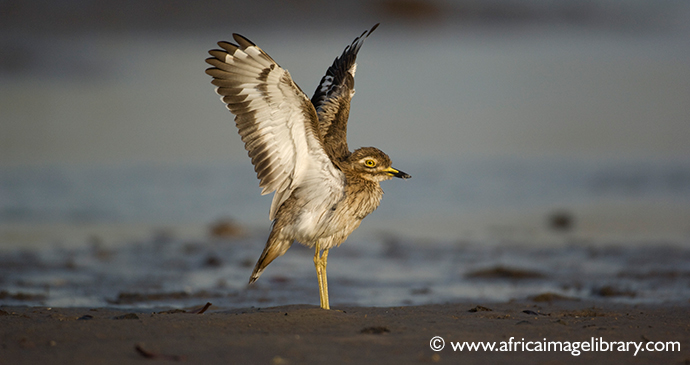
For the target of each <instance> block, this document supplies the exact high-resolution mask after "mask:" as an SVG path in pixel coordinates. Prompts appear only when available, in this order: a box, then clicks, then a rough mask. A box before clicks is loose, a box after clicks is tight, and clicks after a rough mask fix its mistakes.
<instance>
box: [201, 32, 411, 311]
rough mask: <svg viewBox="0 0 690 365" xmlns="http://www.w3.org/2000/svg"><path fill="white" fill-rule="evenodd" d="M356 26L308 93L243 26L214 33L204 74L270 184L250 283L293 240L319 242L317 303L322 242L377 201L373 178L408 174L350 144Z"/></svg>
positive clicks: (339, 239)
mask: <svg viewBox="0 0 690 365" xmlns="http://www.w3.org/2000/svg"><path fill="white" fill-rule="evenodd" d="M377 26H378V24H376V25H375V26H374V27H372V28H371V29H370V30H369V31H366V32H364V33H362V35H361V36H359V37H357V38H356V39H355V40H354V41H353V42H352V44H350V45H349V46H347V47H346V48H345V50H344V51H343V53H342V55H340V57H338V58H336V59H335V61H333V64H332V65H331V67H329V68H328V70H327V71H326V75H325V76H324V77H323V78H322V79H321V82H320V83H319V86H318V87H317V88H316V92H315V93H314V96H313V97H312V99H311V100H309V99H308V98H307V96H306V95H305V94H304V92H302V90H301V89H300V88H299V87H298V86H297V85H296V84H295V83H294V82H293V81H292V78H291V77H290V74H289V73H288V72H287V70H285V69H283V68H281V67H280V66H279V65H278V64H277V63H276V62H275V61H274V60H273V59H272V58H271V57H270V56H269V55H268V54H266V53H265V52H264V51H263V50H262V49H261V48H259V47H257V46H256V45H255V44H254V43H252V42H251V41H249V40H248V39H246V38H244V37H243V36H241V35H239V34H233V38H234V39H235V42H237V44H232V43H228V42H219V43H218V45H219V46H220V47H221V48H222V49H219V50H211V51H209V53H210V54H211V56H212V57H210V58H208V59H206V62H207V63H209V64H210V65H211V66H213V67H211V68H209V69H207V70H206V73H207V74H208V75H210V76H212V77H213V80H212V81H211V82H212V83H213V84H214V85H215V86H216V87H217V89H216V92H217V93H218V94H219V95H220V96H221V100H222V101H223V102H224V103H225V104H226V105H227V107H228V109H229V110H230V111H231V112H232V113H233V114H235V123H236V124H237V128H238V131H239V134H240V136H241V137H242V141H243V142H244V143H245V148H246V149H247V151H248V154H249V157H251V159H252V164H253V165H254V170H255V171H256V173H257V176H258V178H259V181H260V183H259V186H261V187H262V188H263V191H262V194H268V193H271V192H274V191H275V195H274V196H273V202H272V203H271V211H270V213H269V218H270V219H271V220H272V221H273V226H272V229H271V234H270V235H269V237H268V241H267V242H266V247H265V248H264V250H263V252H262V254H261V257H259V260H258V262H257V263H256V266H255V267H254V272H253V273H252V276H251V278H250V279H249V283H250V284H251V283H253V282H254V281H256V280H257V279H258V278H259V276H261V273H262V272H263V271H264V269H265V268H266V266H268V264H270V263H271V262H272V261H273V260H275V259H276V258H277V257H279V256H281V255H283V254H284V253H285V252H286V251H287V250H288V249H289V248H290V246H291V245H292V243H293V242H294V241H295V240H297V241H299V242H300V243H302V244H304V245H306V246H309V247H315V248H316V250H315V254H314V266H315V267H316V272H317V277H318V280H319V293H320V297H321V298H320V301H321V307H322V308H324V309H329V304H328V284H327V275H326V265H327V258H328V250H329V249H331V248H333V247H335V246H339V245H340V244H341V243H343V242H344V241H345V240H346V239H347V237H348V236H349V235H350V233H352V232H353V231H354V230H355V229H357V227H359V224H360V223H361V221H362V219H364V217H366V216H367V215H368V214H369V213H371V212H373V211H374V210H375V209H376V208H377V207H378V205H379V203H380V201H381V197H382V196H383V190H381V187H380V186H379V183H380V182H381V181H384V180H389V179H391V178H392V177H398V178H403V179H407V178H409V177H410V176H409V175H408V174H406V173H404V172H402V171H398V170H396V169H394V168H392V167H391V160H390V158H389V157H388V155H386V154H385V153H383V152H382V151H381V150H379V149H376V148H374V147H363V148H359V149H357V150H355V151H354V152H350V151H349V149H348V147H347V119H348V116H349V112H350V101H351V100H352V96H353V95H354V93H355V90H354V76H355V70H356V66H357V65H356V63H355V60H356V58H357V52H359V49H360V48H361V46H362V44H363V42H364V39H366V38H367V37H368V36H369V35H370V34H371V32H373V31H374V29H376V27H377Z"/></svg>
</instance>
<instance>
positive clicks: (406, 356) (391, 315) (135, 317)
mask: <svg viewBox="0 0 690 365" xmlns="http://www.w3.org/2000/svg"><path fill="white" fill-rule="evenodd" d="M336 309H337V310H331V311H324V310H321V309H320V308H318V307H314V306H305V305H294V306H283V307H272V308H260V309H257V308H251V309H233V310H222V309H219V308H216V307H214V306H211V307H210V308H208V310H207V311H205V312H204V313H202V314H196V313H193V310H188V311H186V312H183V311H179V310H177V311H174V310H173V311H166V312H160V311H157V312H154V311H151V310H148V311H147V310H134V311H126V310H116V309H107V308H97V309H89V308H52V309H50V308H44V307H0V310H1V311H0V363H2V364H96V363H97V364H125V363H146V362H152V361H158V362H186V363H191V364H229V363H234V364H321V363H348V364H360V363H376V364H403V363H464V364H472V363H477V364H484V363H549V364H561V363H573V364H574V363H578V364H582V363H587V362H590V363H592V362H593V363H613V362H616V363H627V364H648V363H658V364H688V363H690V351H689V349H690V307H688V306H665V305H651V306H647V305H623V304H611V303H606V302H582V301H556V302H553V303H551V304H548V303H536V304H535V303H532V302H512V303H500V304H494V303H470V302H467V303H459V304H445V305H426V306H414V307H390V308H388V307H380V308H367V307H344V308H336ZM195 310H196V311H198V309H195ZM434 336H442V337H443V338H444V339H445V343H446V346H445V348H444V349H443V350H441V351H439V352H434V351H432V350H431V348H430V340H431V339H432V337H434ZM511 337H514V339H512V341H511V342H516V341H523V338H524V342H527V341H537V342H539V343H541V344H542V345H543V343H544V339H546V341H561V342H562V343H563V344H566V341H570V342H573V341H578V342H588V343H589V345H582V349H583V350H584V347H586V346H590V347H588V349H589V351H582V352H581V353H580V355H579V356H574V355H572V354H571V351H560V352H554V351H551V352H543V351H542V352H534V351H533V352H529V351H526V350H524V349H521V348H520V346H522V345H521V344H518V345H512V346H518V349H517V351H506V352H497V351H495V352H490V351H483V350H480V351H472V352H468V351H462V352H460V351H453V349H452V345H451V343H450V342H451V341H496V342H497V346H500V345H501V343H500V342H501V341H506V342H508V341H509V339H510V338H511ZM593 339H594V340H593ZM601 340H603V341H607V342H612V341H617V342H618V341H625V342H631V343H630V344H628V345H627V346H629V348H630V350H629V351H627V352H625V351H624V352H619V351H618V349H620V347H619V344H615V346H611V345H609V347H611V348H615V350H614V351H612V350H611V349H609V350H608V351H604V352H602V351H596V352H593V351H592V347H591V343H592V341H595V342H596V343H597V344H596V346H600V345H599V344H598V343H600V341H601ZM658 341H661V342H663V344H658V343H657V342H658ZM632 342H635V343H638V344H642V345H641V346H645V345H646V344H648V343H651V345H648V346H647V347H649V348H651V349H653V348H654V347H657V348H662V346H667V345H666V343H667V342H679V343H680V351H679V350H678V347H677V345H676V348H675V351H655V352H650V351H648V350H641V351H639V352H638V353H637V355H635V345H633V344H632ZM438 343H439V342H436V344H438ZM504 346H505V345H504ZM529 346H530V348H535V346H539V345H537V344H536V343H532V344H531V345H529ZM513 349H515V348H513Z"/></svg>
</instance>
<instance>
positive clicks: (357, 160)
mask: <svg viewBox="0 0 690 365" xmlns="http://www.w3.org/2000/svg"><path fill="white" fill-rule="evenodd" d="M345 164H346V165H347V166H348V168H349V170H351V171H352V172H353V173H355V174H356V175H357V176H359V177H361V178H363V179H366V180H370V181H375V182H379V181H384V180H389V179H391V178H393V177H397V178H401V179H409V178H410V177H411V176H410V175H408V174H406V173H404V172H402V171H400V170H397V169H394V168H393V167H391V159H390V157H388V155H386V154H385V153H383V151H381V150H379V149H378V148H374V147H362V148H359V149H357V150H355V151H354V152H352V154H351V155H350V156H348V158H347V160H346V161H345Z"/></svg>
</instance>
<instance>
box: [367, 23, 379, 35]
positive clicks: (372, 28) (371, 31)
mask: <svg viewBox="0 0 690 365" xmlns="http://www.w3.org/2000/svg"><path fill="white" fill-rule="evenodd" d="M379 25H381V23H376V24H374V26H373V27H371V29H369V34H371V33H373V32H374V31H375V30H376V28H378V27H379ZM365 33H366V32H365Z"/></svg>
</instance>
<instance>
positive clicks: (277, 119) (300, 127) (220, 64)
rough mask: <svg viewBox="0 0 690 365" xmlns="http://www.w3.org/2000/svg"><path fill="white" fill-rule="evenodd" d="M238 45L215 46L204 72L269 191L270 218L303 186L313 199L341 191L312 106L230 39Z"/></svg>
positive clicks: (253, 52)
mask: <svg viewBox="0 0 690 365" xmlns="http://www.w3.org/2000/svg"><path fill="white" fill-rule="evenodd" d="M233 38H234V39H235V42H237V44H232V43H228V42H218V45H219V46H220V47H221V48H222V49H219V50H211V51H209V53H210V54H211V56H212V57H210V58H208V59H206V62H207V63H208V64H210V65H211V66H213V67H211V68H209V69H207V70H206V73H207V74H208V75H210V76H212V77H213V81H211V82H212V83H213V84H214V85H215V86H217V88H216V92H217V93H218V94H219V95H220V96H221V100H222V101H223V102H224V103H225V104H226V105H227V107H228V109H229V110H230V111H231V112H232V113H233V114H235V115H236V117H235V123H236V124H237V128H238V129H239V134H240V136H242V141H243V142H244V144H245V148H246V150H247V151H248V154H249V157H251V159H252V164H253V165H254V171H256V173H257V176H258V178H259V180H260V184H259V185H260V186H261V187H262V188H263V191H262V194H269V193H271V192H273V191H275V192H276V194H275V195H274V197H273V203H272V204H271V211H270V214H269V217H270V219H271V220H273V219H275V216H276V212H277V211H278V208H279V207H280V206H281V204H282V203H283V202H284V201H285V200H286V199H287V198H288V197H289V196H290V194H291V193H292V191H293V190H295V189H296V188H298V187H300V186H301V185H302V184H304V185H305V186H308V187H309V189H310V190H321V191H314V192H313V193H314V194H315V196H319V195H321V196H324V195H326V194H334V193H337V192H341V191H342V188H343V184H344V182H343V178H342V173H341V172H340V171H339V170H338V169H337V168H336V167H335V166H334V165H333V163H332V162H331V160H330V159H329V158H328V155H327V154H326V153H325V151H324V149H323V144H322V143H323V142H322V140H321V136H320V135H319V133H318V129H319V125H318V117H317V115H316V111H315V110H314V107H313V105H312V104H311V102H310V101H309V99H308V98H307V96H306V95H305V94H304V93H303V92H302V90H300V88H299V87H298V86H297V85H296V84H295V83H294V82H293V81H292V78H291V77H290V74H289V73H288V72H287V71H286V70H284V69H282V68H281V67H280V66H279V65H278V64H277V63H276V62H275V61H274V60H273V59H272V58H271V57H270V56H269V55H268V54H266V53H265V52H264V51H263V50H262V49H261V48H259V47H257V46H256V45H255V44H254V43H252V42H251V41H249V40H248V39H246V38H244V37H242V36H241V35H238V34H233Z"/></svg>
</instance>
